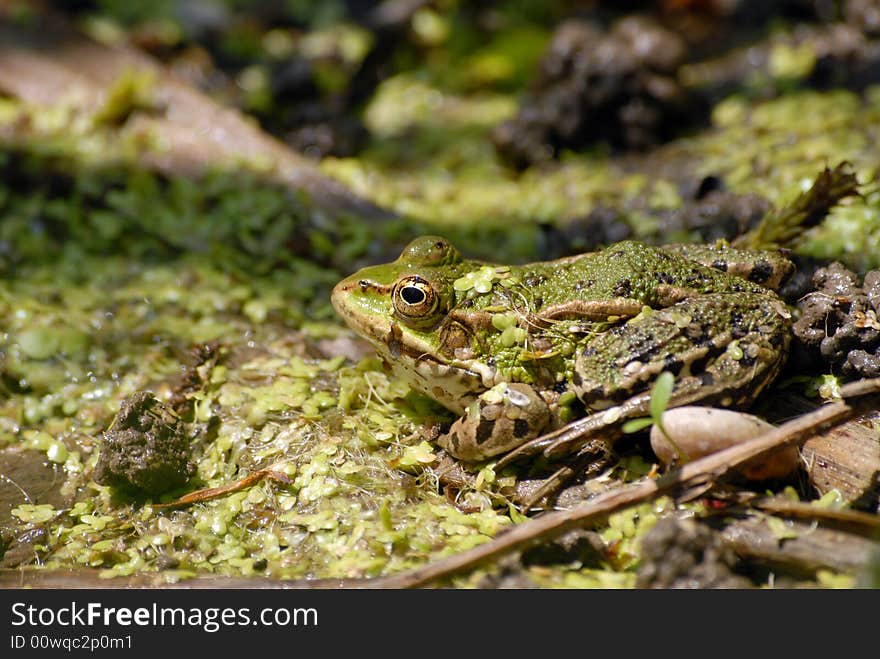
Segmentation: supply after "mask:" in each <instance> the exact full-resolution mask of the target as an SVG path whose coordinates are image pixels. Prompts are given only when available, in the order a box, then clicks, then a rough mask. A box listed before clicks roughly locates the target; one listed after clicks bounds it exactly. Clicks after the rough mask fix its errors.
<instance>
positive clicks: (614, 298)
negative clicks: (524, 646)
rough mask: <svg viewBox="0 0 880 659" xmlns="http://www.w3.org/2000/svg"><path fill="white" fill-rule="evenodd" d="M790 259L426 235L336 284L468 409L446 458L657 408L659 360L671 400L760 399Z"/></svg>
mask: <svg viewBox="0 0 880 659" xmlns="http://www.w3.org/2000/svg"><path fill="white" fill-rule="evenodd" d="M792 270H793V266H792V264H791V262H790V261H788V260H787V259H785V258H784V257H782V256H781V255H780V254H778V253H774V252H757V251H745V250H737V249H732V248H730V247H728V246H726V245H722V244H719V245H715V246H684V245H682V246H672V247H665V248H656V247H649V246H647V245H644V244H641V243H638V242H622V243H618V244H615V245H611V246H609V247H608V248H607V249H605V250H603V251H601V252H596V253H589V254H582V255H579V256H573V257H568V258H564V259H560V260H557V261H548V262H542V263H532V264H528V265H521V266H507V265H490V264H486V263H482V262H477V261H471V260H466V259H463V258H462V257H461V256H460V255H459V253H458V251H457V250H456V249H455V248H454V247H453V246H452V245H451V244H450V243H449V242H448V241H446V240H445V239H443V238H439V237H436V236H424V237H421V238H418V239H416V240H414V241H412V242H411V243H410V244H409V245H408V246H407V247H406V248H405V249H404V250H403V252H402V253H401V255H400V257H399V258H398V259H397V260H396V261H394V262H393V263H389V264H386V265H377V266H373V267H368V268H364V269H363V270H361V271H360V272H357V273H355V274H353V275H351V276H350V277H348V278H346V279H344V280H343V281H341V282H340V283H339V284H337V286H336V288H335V289H334V291H333V306H334V307H335V308H336V310H337V312H338V313H339V314H340V315H341V316H342V317H343V318H344V319H345V321H346V322H347V323H348V324H349V325H350V326H351V327H352V329H354V331H356V332H357V333H358V334H360V335H362V336H364V337H365V338H367V339H368V340H369V341H370V342H371V343H373V345H375V347H376V349H377V350H378V352H379V354H380V355H381V357H382V358H383V359H384V360H385V361H386V362H387V363H388V364H389V365H390V367H391V369H392V370H393V372H394V373H395V374H397V375H398V376H400V377H402V378H404V379H406V380H407V381H408V382H409V383H410V385H411V386H412V387H413V388H415V389H417V390H418V391H421V392H423V393H424V394H426V395H428V396H430V397H431V398H433V399H435V400H437V401H438V402H440V403H441V404H442V405H444V406H445V407H447V408H448V409H450V410H452V411H453V412H455V413H456V414H459V415H461V416H460V418H459V419H458V420H457V421H456V422H455V423H454V424H453V425H452V427H451V428H450V430H449V431H448V432H447V433H446V434H444V435H443V436H441V437H440V438H439V440H438V442H439V444H440V445H441V446H442V447H443V448H444V449H446V450H447V451H448V452H449V453H450V454H451V455H453V456H454V457H456V458H458V459H460V460H464V461H479V460H483V459H486V458H490V457H492V456H498V455H500V454H503V453H507V454H508V457H509V456H510V455H511V452H512V451H514V450H516V451H515V452H516V454H518V455H524V454H528V453H529V452H532V453H534V452H536V451H538V450H541V451H543V452H544V454H545V455H547V456H550V457H553V456H557V457H558V456H559V455H560V454H568V453H572V452H576V451H577V450H578V449H579V448H581V447H582V446H583V445H584V444H585V440H584V437H587V436H589V435H590V434H595V432H596V431H597V430H599V429H601V430H602V431H603V432H602V434H603V435H608V434H609V433H610V434H613V433H614V430H615V429H617V428H619V427H620V425H621V423H622V421H624V420H625V419H627V418H632V417H638V416H646V415H647V413H648V411H649V407H650V390H651V386H652V384H653V382H654V380H655V378H656V377H657V376H658V375H659V374H660V373H662V372H664V371H669V372H671V373H672V374H673V375H674V376H675V387H674V390H673V394H672V398H671V401H670V404H669V405H670V407H674V406H679V405H685V404H693V403H695V402H699V403H704V404H712V405H721V406H725V407H727V406H732V407H742V406H746V405H748V404H749V403H751V401H752V400H753V399H754V398H755V396H757V395H758V393H759V392H760V391H761V390H762V389H763V388H764V387H765V386H766V385H767V384H768V383H769V382H770V381H771V380H772V379H773V378H774V377H775V376H776V374H777V373H778V371H779V369H780V366H781V365H782V363H783V361H784V359H785V356H786V353H787V348H788V340H789V323H790V316H789V313H788V311H787V308H786V306H785V304H784V303H783V302H782V301H781V300H780V299H779V298H778V297H777V296H776V294H775V293H773V292H772V290H771V289H773V288H775V287H777V286H778V285H779V284H780V283H781V281H782V280H784V278H785V277H787V276H788V275H789V274H790V273H791V272H792ZM548 433H549V434H548Z"/></svg>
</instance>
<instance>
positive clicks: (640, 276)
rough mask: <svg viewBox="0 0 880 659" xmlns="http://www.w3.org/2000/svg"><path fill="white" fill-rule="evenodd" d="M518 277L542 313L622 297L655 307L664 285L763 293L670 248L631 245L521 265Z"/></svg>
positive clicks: (692, 289) (630, 243) (706, 290)
mask: <svg viewBox="0 0 880 659" xmlns="http://www.w3.org/2000/svg"><path fill="white" fill-rule="evenodd" d="M517 274H518V276H519V278H520V281H521V282H522V283H523V284H524V285H525V286H526V287H527V288H528V289H529V290H530V291H532V295H533V298H534V301H535V306H536V307H539V308H540V307H546V306H550V305H554V304H559V303H563V302H570V301H573V300H583V301H590V300H603V299H605V300H613V299H621V298H624V299H630V300H637V301H639V302H641V303H642V304H647V305H654V304H656V303H657V301H658V299H659V297H660V295H661V292H662V290H663V287H664V286H665V287H676V288H681V289H686V290H688V291H693V292H694V293H708V292H713V293H725V292H730V293H738V292H758V291H763V290H765V289H763V288H762V287H761V286H758V285H757V284H754V283H752V282H749V281H746V280H744V279H741V278H739V277H735V276H732V275H728V274H725V273H723V272H720V271H719V270H716V269H714V268H712V267H709V266H706V265H702V264H700V263H697V262H696V261H693V260H691V259H689V258H687V257H685V256H682V255H680V254H676V253H674V252H671V251H669V250H667V249H664V248H660V247H652V246H650V245H646V244H644V243H640V242H637V241H632V240H629V241H623V242H620V243H615V244H614V245H611V246H609V247H608V248H606V249H604V250H602V251H600V252H593V253H589V254H583V255H580V256H576V257H572V258H569V259H560V260H559V261H552V262H545V263H536V264H533V265H531V266H522V268H521V270H520V272H518V273H517Z"/></svg>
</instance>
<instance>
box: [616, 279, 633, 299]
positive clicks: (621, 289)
mask: <svg viewBox="0 0 880 659" xmlns="http://www.w3.org/2000/svg"><path fill="white" fill-rule="evenodd" d="M611 292H612V293H613V294H614V295H616V296H617V297H629V296H630V295H632V282H631V281H630V280H629V279H621V280H620V281H618V282H617V283H616V284H614V288H613V289H611Z"/></svg>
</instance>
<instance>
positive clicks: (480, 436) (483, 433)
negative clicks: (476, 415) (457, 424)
mask: <svg viewBox="0 0 880 659" xmlns="http://www.w3.org/2000/svg"><path fill="white" fill-rule="evenodd" d="M494 429H495V422H494V421H490V420H489V419H480V423H478V424H477V436H476V440H477V444H485V443H486V440H487V439H489V438H490V437H491V436H492V431H493V430H494Z"/></svg>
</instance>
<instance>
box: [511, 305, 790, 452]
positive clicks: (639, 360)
mask: <svg viewBox="0 0 880 659" xmlns="http://www.w3.org/2000/svg"><path fill="white" fill-rule="evenodd" d="M788 342H789V314H788V311H787V310H786V308H785V305H784V304H782V302H781V301H779V300H777V299H776V298H774V297H773V296H772V295H762V294H751V293H736V294H729V293H713V294H708V295H701V296H697V297H695V298H689V299H687V300H684V301H682V302H679V303H677V304H674V305H672V306H671V307H668V308H666V309H661V310H656V311H650V312H648V313H645V314H642V315H639V316H637V317H635V318H632V319H631V320H629V321H628V322H627V323H625V324H623V325H620V326H619V327H617V328H615V329H613V330H610V331H609V332H607V333H605V334H603V335H601V336H599V337H597V338H596V339H595V340H593V341H592V342H590V344H589V345H588V346H586V347H585V348H583V349H582V350H581V352H580V353H579V354H578V356H577V363H576V366H575V374H576V375H575V377H574V378H573V382H572V387H573V389H574V390H575V392H576V393H577V395H578V397H579V398H580V399H581V400H582V401H583V402H584V404H585V405H586V406H587V407H588V408H589V409H591V410H592V411H593V413H592V414H590V415H588V416H585V417H584V418H581V419H578V420H576V421H573V422H572V423H570V424H568V425H567V426H565V427H563V428H560V429H558V430H555V431H553V432H551V433H548V434H546V435H543V436H541V437H538V438H537V439H535V440H533V441H531V442H528V443H527V444H525V445H523V446H521V447H519V448H518V449H516V450H515V451H513V452H512V453H510V454H508V455H506V456H505V457H504V459H503V461H502V462H501V463H499V465H498V466H499V467H500V466H502V463H503V464H507V463H509V462H512V461H513V460H515V459H518V458H520V457H523V456H525V455H533V454H535V453H540V452H543V453H544V455H545V456H546V457H548V458H556V459H558V458H560V457H562V456H565V455H570V454H572V453H575V452H577V451H578V450H579V449H580V448H581V447H582V446H586V445H588V444H589V443H590V442H591V441H592V440H593V439H594V438H595V437H597V436H599V435H600V434H601V435H602V436H604V437H607V438H609V439H611V438H613V437H614V436H616V435H618V434H619V432H620V431H619V427H620V425H621V424H622V422H623V421H625V420H626V419H630V418H635V417H640V416H647V415H648V414H649V412H650V401H651V392H650V388H651V386H652V384H653V382H654V380H655V379H656V377H657V376H658V375H659V374H660V373H662V372H663V371H669V372H671V373H672V374H673V375H674V376H675V385H674V388H673V392H672V396H671V398H670V401H669V407H679V406H681V405H688V404H692V403H705V404H715V405H721V406H723V407H745V406H747V405H749V404H750V403H751V402H752V400H754V398H755V397H756V396H757V395H758V394H759V393H760V392H761V390H762V389H763V388H764V387H765V386H766V385H767V384H768V383H770V382H771V381H772V380H773V378H775V377H776V375H777V373H778V372H779V369H780V368H781V366H782V364H783V362H784V360H785V356H786V354H787V349H788Z"/></svg>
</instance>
